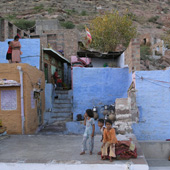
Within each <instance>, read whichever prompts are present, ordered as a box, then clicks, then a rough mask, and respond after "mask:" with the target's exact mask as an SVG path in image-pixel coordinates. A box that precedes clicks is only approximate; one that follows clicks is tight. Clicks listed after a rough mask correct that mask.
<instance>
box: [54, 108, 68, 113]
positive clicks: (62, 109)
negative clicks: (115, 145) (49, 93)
mask: <svg viewBox="0 0 170 170" xmlns="http://www.w3.org/2000/svg"><path fill="white" fill-rule="evenodd" d="M52 111H53V112H71V107H57V108H56V107H55V108H53V109H52Z"/></svg>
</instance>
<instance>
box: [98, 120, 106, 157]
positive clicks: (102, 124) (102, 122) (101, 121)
mask: <svg viewBox="0 0 170 170" xmlns="http://www.w3.org/2000/svg"><path fill="white" fill-rule="evenodd" d="M98 126H99V128H100V132H101V134H102V139H101V142H103V132H104V129H105V126H104V120H103V119H99V120H98ZM97 154H98V155H101V151H100V152H98V153H97Z"/></svg>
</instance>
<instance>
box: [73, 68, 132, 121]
mask: <svg viewBox="0 0 170 170" xmlns="http://www.w3.org/2000/svg"><path fill="white" fill-rule="evenodd" d="M131 81H132V75H131V74H129V69H128V68H78V67H74V68H73V119H74V120H76V118H77V114H82V115H84V113H85V110H86V109H88V108H92V107H93V106H97V107H98V112H100V109H101V106H103V105H108V104H113V103H114V102H115V99H116V98H126V97H127V90H128V88H129V86H130V84H131ZM99 116H100V117H102V116H103V115H102V114H101V113H99Z"/></svg>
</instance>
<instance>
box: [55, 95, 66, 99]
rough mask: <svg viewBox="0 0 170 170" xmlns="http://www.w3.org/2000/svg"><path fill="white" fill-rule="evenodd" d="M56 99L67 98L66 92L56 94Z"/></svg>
mask: <svg viewBox="0 0 170 170" xmlns="http://www.w3.org/2000/svg"><path fill="white" fill-rule="evenodd" d="M57 96H58V99H68V94H57Z"/></svg>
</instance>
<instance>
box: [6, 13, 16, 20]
mask: <svg viewBox="0 0 170 170" xmlns="http://www.w3.org/2000/svg"><path fill="white" fill-rule="evenodd" d="M5 19H7V20H8V21H12V20H15V19H16V14H12V15H11V14H9V15H7V16H6V17H5Z"/></svg>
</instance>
